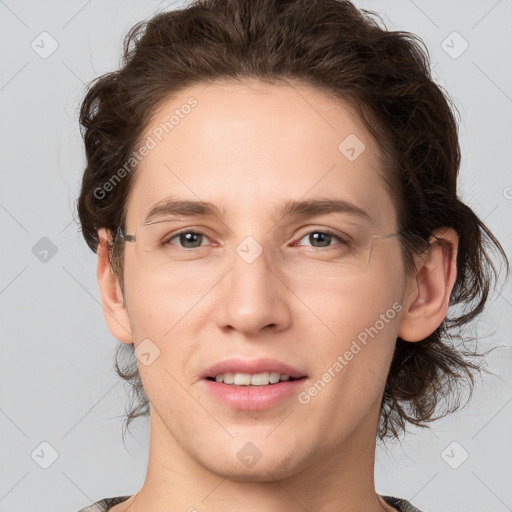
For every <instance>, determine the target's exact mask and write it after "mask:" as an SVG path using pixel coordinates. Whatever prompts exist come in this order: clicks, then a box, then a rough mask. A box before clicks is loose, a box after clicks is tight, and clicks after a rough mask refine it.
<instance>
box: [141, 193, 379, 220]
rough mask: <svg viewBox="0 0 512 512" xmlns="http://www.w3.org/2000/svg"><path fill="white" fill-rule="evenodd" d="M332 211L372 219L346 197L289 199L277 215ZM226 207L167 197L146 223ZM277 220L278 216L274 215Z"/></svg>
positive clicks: (222, 212)
mask: <svg viewBox="0 0 512 512" xmlns="http://www.w3.org/2000/svg"><path fill="white" fill-rule="evenodd" d="M332 213H348V214H350V215H353V216H355V217H359V218H361V219H363V220H370V215H369V214H368V212H366V211H365V210H363V209H362V208H360V207H359V206H357V205H355V204H354V203H352V202H350V201H347V200H345V199H310V200H305V201H295V200H289V201H286V202H285V203H283V204H282V205H281V207H280V208H279V209H278V210H277V212H276V215H277V217H279V218H280V219H282V218H285V217H298V218H306V217H313V216H318V215H326V214H332ZM225 214H226V207H225V206H223V207H222V208H220V207H218V206H217V205H215V204H213V203H210V202H208V201H190V200H178V199H174V198H172V197H171V198H166V199H163V200H162V201H159V202H158V203H156V204H155V205H154V206H152V207H151V209H150V210H149V211H148V213H147V215H146V220H145V222H146V223H149V222H151V221H152V220H153V219H154V218H155V217H159V216H162V215H179V216H185V217H194V216H213V217H217V218H219V219H222V218H224V217H225ZM273 220H274V221H275V220H276V218H275V217H274V218H273Z"/></svg>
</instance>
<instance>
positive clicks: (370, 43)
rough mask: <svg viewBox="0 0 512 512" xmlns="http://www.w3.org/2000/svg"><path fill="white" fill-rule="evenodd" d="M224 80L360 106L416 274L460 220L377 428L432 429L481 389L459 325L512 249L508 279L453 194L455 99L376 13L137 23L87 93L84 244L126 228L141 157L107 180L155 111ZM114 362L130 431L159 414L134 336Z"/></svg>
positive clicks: (333, 2) (200, 8) (335, 10)
mask: <svg viewBox="0 0 512 512" xmlns="http://www.w3.org/2000/svg"><path fill="white" fill-rule="evenodd" d="M215 79H222V80H235V81H240V82H243V81H244V80H252V79H258V80H261V81H264V82H267V83H271V84H272V83H283V82H289V81H293V82H295V83H300V84H305V85H309V86H312V87H314V88H316V89H318V90H320V91H323V92H325V93H327V94H329V95H330V96H331V97H332V98H333V99H339V100H340V101H343V102H348V103H349V104H350V105H351V106H352V107H353V108H355V109H356V111H357V112H358V113H359V114H360V116H361V118H362V120H363V121H364V123H365V125H366V126H367V128H368V129H369V131H370V133H372V134H373V135H374V136H375V138H376V140H377V141H378V143H379V146H380V149H381V150H382V152H383V155H384V164H385V165H384V167H385V169H384V171H385V179H386V182H387V185H388V186H389V191H390V194H391V197H392V198H393V201H394V205H395V208H396V210H397V214H398V219H399V220H398V222H399V233H400V242H401V247H402V254H403V262H404V269H405V270H406V272H412V271H413V265H412V263H413V255H414V253H421V252H422V251H424V250H426V249H427V248H428V243H427V241H428V239H429V236H430V235H431V234H432V232H433V231H434V230H435V229H436V228H439V227H443V226H448V227H452V228H454V229H455V230H456V232H457V233H458V236H459V250H458V254H457V277H456V283H455V286H454V288H453V291H452V293H451V297H450V309H449V310H448V315H447V316H446V318H445V319H444V320H443V322H442V324H441V325H440V326H439V327H438V328H437V329H436V330H435V331H434V332H433V333H432V334H431V335H430V336H428V337H427V338H426V339H424V340H422V341H420V342H416V343H408V342H405V341H404V340H401V339H400V338H398V339H397V341H396V348H395V352H394V356H393V361H392V364H391V368H390V373H389V375H388V378H387V382H386V386H385V391H384V395H383V399H382V403H381V414H380V419H379V426H378V437H379V439H380V440H385V439H387V438H398V437H399V434H400V433H401V432H403V431H405V430H406V427H407V424H408V423H409V424H413V425H416V426H420V427H426V426H428V425H427V423H428V422H431V421H433V420H435V419H438V418H440V417H442V416H445V415H446V414H449V413H451V412H453V411H455V410H457V409H458V408H459V407H460V399H461V395H462V392H463V391H465V390H469V391H470V394H469V396H471V394H472V392H473V387H474V376H473V373H474V372H477V371H480V370H481V369H482V366H483V361H484V359H482V358H483V356H484V355H486V354H482V353H479V352H478V351H477V350H476V348H473V349H468V348H467V347H466V346H465V344H466V342H468V341H476V340H474V339H473V338H470V337H468V336H465V335H463V334H462V332H463V327H464V326H466V324H468V322H470V321H471V320H473V319H474V318H475V317H476V316H477V315H478V314H479V313H481V312H482V310H483V309H484V306H485V303H486V301H487V299H488V295H489V292H490V290H491V287H492V286H493V283H496V282H497V281H498V278H499V270H498V269H497V268H496V267H495V265H494V264H493V260H492V258H491V251H493V252H496V254H497V255H498V256H500V258H503V261H504V263H505V267H506V274H507V277H508V274H509V262H508V259H507V256H506V254H505V252H504V250H503V248H502V247H501V245H500V243H499V242H498V241H497V240H496V238H495V237H494V236H493V234H492V233H491V231H490V230H489V229H488V228H487V227H486V226H485V224H484V223H483V222H482V221H481V220H480V219H479V218H478V217H477V215H476V214H475V213H474V212H473V211H472V210H471V208H470V207H469V206H467V205H466V204H464V202H462V201H461V200H460V198H459V197H458V195H457V176H458V172H459V165H460V147H459V141H458V127H457V123H456V120H455V117H454V114H453V111H452V109H453V110H454V111H455V110H456V108H455V106H454V105H452V102H451V100H450V98H449V95H448V94H447V93H446V92H445V91H444V90H442V89H441V88H440V86H439V85H437V84H436V83H435V82H434V80H433V79H432V77H431V72H430V61H429V54H428V50H427V48H426V47H425V45H424V43H423V41H422V40H421V39H420V38H418V37H417V36H415V35H414V34H411V33H409V32H403V31H390V30H387V28H386V26H385V25H384V23H383V22H382V20H381V19H380V17H379V16H378V15H377V14H376V13H374V12H371V11H367V10H363V9H357V8H356V7H355V6H354V5H353V4H352V3H350V2H349V1H343V0H279V1H275V0H196V1H193V2H192V3H190V4H189V5H188V6H187V7H186V8H183V9H180V10H174V11H169V12H161V13H158V14H156V15H155V16H154V17H153V18H151V19H150V20H149V21H142V22H140V23H138V24H137V25H135V26H134V27H133V28H132V29H131V30H130V31H129V33H128V34H127V35H126V37H125V40H124V48H123V60H122V65H121V67H120V69H119V70H117V71H114V72H111V73H107V74H105V75H102V76H100V77H98V78H97V79H95V80H93V81H92V82H91V84H89V88H88V91H87V92H86V95H85V98H84V99H83V102H82V105H81V110H80V124H81V130H82V135H83V138H84V144H85V150H86V157H87V165H86V168H85V172H84V175H83V181H82V188H81V192H80V196H79V198H78V201H77V209H78V215H79V218H80V223H81V227H82V233H83V236H84V238H85V240H86V242H87V245H88V246H89V247H90V248H91V250H92V251H94V252H96V251H97V246H98V242H99V240H98V233H97V229H99V228H101V227H104V228H107V229H108V230H109V232H110V233H114V232H115V230H116V228H117V227H119V226H121V227H123V228H124V227H125V216H126V203H127V198H128V195H129V193H130V190H131V187H132V186H133V180H134V176H136V167H135V168H134V170H133V171H132V172H129V173H127V175H126V176H125V177H124V178H123V179H121V180H118V183H117V184H116V186H114V187H110V188H111V190H109V192H108V193H105V188H103V189H102V187H104V184H105V183H106V182H108V181H109V180H111V179H112V177H113V175H114V173H115V171H116V170H118V169H120V168H121V167H122V166H123V165H124V164H125V162H127V160H128V159H129V158H130V155H131V154H132V152H133V151H134V150H135V149H136V148H137V145H138V144H139V143H140V138H141V136H142V133H143V131H144V130H145V128H146V127H147V125H148V122H149V121H150V118H151V115H152V114H153V113H154V112H155V110H156V109H157V108H158V106H159V105H160V104H161V103H162V102H164V101H166V100H168V99H169V98H170V97H172V95H173V94H175V93H176V92H178V91H180V90H182V89H184V88H186V87H187V86H190V85H193V84H197V83H207V82H210V81H212V80H215ZM99 189H102V190H103V192H102V193H101V194H99V193H98V192H96V193H95V191H97V190H99ZM98 196H101V197H98ZM110 257H111V260H110V261H111V267H112V272H113V273H114V275H115V276H116V277H117V278H118V279H119V282H120V285H121V288H122V289H123V290H124V281H123V244H122V243H116V241H115V240H114V241H113V242H111V243H110ZM454 306H455V307H454ZM455 309H456V310H457V314H453V315H452V313H454V310H455ZM115 368H116V371H117V373H118V375H119V376H120V377H121V378H122V379H124V380H125V381H126V382H127V383H128V384H130V385H131V387H132V395H131V398H132V400H131V405H130V408H129V410H127V416H126V418H125V429H126V427H129V425H130V423H131V422H132V421H133V420H134V419H135V418H137V417H139V416H144V415H148V414H149V403H148V398H147V395H146V393H145V391H144V389H143V386H142V382H141V380H140V376H139V372H138V367H137V361H136V358H135V355H134V347H133V345H124V344H120V345H119V346H118V348H117V352H116V358H115ZM466 384H467V385H466ZM468 398H469V397H468ZM440 405H442V406H443V407H442V411H441V412H439V411H438V409H439V407H438V406H440ZM438 412H439V414H437V413H438ZM124 432H125V431H123V438H124Z"/></svg>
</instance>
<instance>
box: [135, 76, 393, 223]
mask: <svg viewBox="0 0 512 512" xmlns="http://www.w3.org/2000/svg"><path fill="white" fill-rule="evenodd" d="M141 145H142V146H144V145H146V146H147V147H148V148H150V149H149V150H148V151H146V152H145V153H146V154H145V156H144V157H143V158H141V159H140V162H139V164H138V168H137V170H136V176H135V177H136V180H135V181H134V186H133V189H132V192H131V195H130V198H129V202H128V214H127V225H129V226H130V225H133V223H141V220H142V219H143V217H144V215H145V214H147V212H148V211H149V210H150V209H151V207H152V206H153V205H154V204H156V203H158V202H159V201H161V200H162V199H164V198H165V197H168V196H173V197H175V198H182V199H188V200H197V201H208V202H211V203H214V204H216V205H218V206H219V209H221V210H223V211H224V212H226V215H232V216H236V217H237V218H249V217H254V216H260V217H261V216H264V215H266V212H267V211H268V213H269V215H272V214H273V213H275V212H276V211H278V210H280V209H281V208H282V205H283V203H285V202H288V201H290V200H307V199H310V198H319V197H321V198H324V199H343V200H346V201H349V202H351V203H353V204H355V205H357V206H359V207H360V208H362V209H365V210H366V211H368V212H369V214H370V216H371V218H373V219H374V220H375V221H376V222H379V223H380V224H387V225H391V224H394V222H395V216H394V209H393V206H392V202H391V199H390V197H389V195H388V193H387V190H386V188H385V184H384V181H383V180H382V178H381V176H380V174H382V173H383V169H382V164H381V159H380V151H379V147H378V144H377V142H376V141H375V139H374V138H373V137H372V136H371V135H370V133H369V132H368V130H367V129H366V128H365V126H364V124H363V122H362V120H361V119H360V118H359V117H358V115H357V114H356V112H355V111H354V110H353V109H352V108H351V107H350V106H349V105H348V104H345V103H342V102H340V101H339V100H336V99H334V98H332V97H329V96H328V95H326V94H324V93H322V92H320V91H318V90H317V89H313V88H311V87H309V86H306V85H303V84H302V85H299V84H296V83H291V82H290V83H282V84H279V85H275V84H272V85H271V84H268V83H262V82H258V81H248V82H244V83H234V82H226V81H217V82H212V83H210V84H197V85H194V86H191V87H188V88H186V89H183V90H181V91H180V92H179V93H178V94H175V95H174V96H173V97H172V98H169V99H167V100H166V101H165V102H163V103H162V104H160V105H159V107H158V108H157V109H156V110H155V112H154V113H153V115H152V119H151V121H150V123H149V124H148V126H147V127H146V129H145V131H144V133H143V136H142V138H141ZM142 146H141V147H142Z"/></svg>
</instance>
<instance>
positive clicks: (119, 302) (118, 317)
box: [97, 228, 133, 345]
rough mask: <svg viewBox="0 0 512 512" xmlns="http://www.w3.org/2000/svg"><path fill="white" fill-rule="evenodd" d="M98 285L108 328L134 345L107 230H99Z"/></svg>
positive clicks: (123, 341) (114, 334)
mask: <svg viewBox="0 0 512 512" xmlns="http://www.w3.org/2000/svg"><path fill="white" fill-rule="evenodd" d="M98 238H99V243H98V251H97V252H98V274H97V275H98V285H99V288H100V295H101V303H102V306H103V314H104V316H105V321H106V322H107V327H108V329H109V331H110V333H111V334H112V336H114V337H115V338H117V339H118V340H119V341H121V342H122V343H126V344H127V345H129V344H131V343H133V337H132V332H131V327H130V322H129V318H128V313H127V311H126V307H125V306H124V298H123V292H122V291H121V286H120V285H119V281H118V279H117V278H116V277H115V276H114V273H113V272H112V269H111V267H110V251H109V246H108V240H109V239H111V237H109V234H108V232H107V230H106V229H105V228H101V229H99V230H98Z"/></svg>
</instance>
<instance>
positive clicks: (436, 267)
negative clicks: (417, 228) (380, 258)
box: [397, 227, 459, 341]
mask: <svg viewBox="0 0 512 512" xmlns="http://www.w3.org/2000/svg"><path fill="white" fill-rule="evenodd" d="M430 242H431V245H430V248H429V250H428V252H427V253H426V254H425V255H422V256H420V257H419V258H418V261H417V264H416V274H415V275H414V276H412V277H411V279H410V281H409V283H410V284H409V286H408V291H407V292H406V294H405V298H404V301H403V302H404V309H403V316H402V317H401V318H400V321H399V324H398V331H397V335H398V336H399V337H400V338H402V339H403V340H405V341H420V340H423V339H425V338H426V337H427V336H429V335H430V334H432V333H433V332H434V331H435V330H436V329H437V328H438V327H439V326H440V325H441V323H442V321H443V319H444V318H445V316H446V312H447V310H448V306H449V302H450V294H451V292H452V290H453V287H454V285H455V280H456V277H457V250H458V245H459V237H458V235H457V233H456V231H455V230H454V229H452V228H446V227H443V228H440V229H437V230H436V231H434V233H433V234H432V236H431V238H430Z"/></svg>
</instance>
